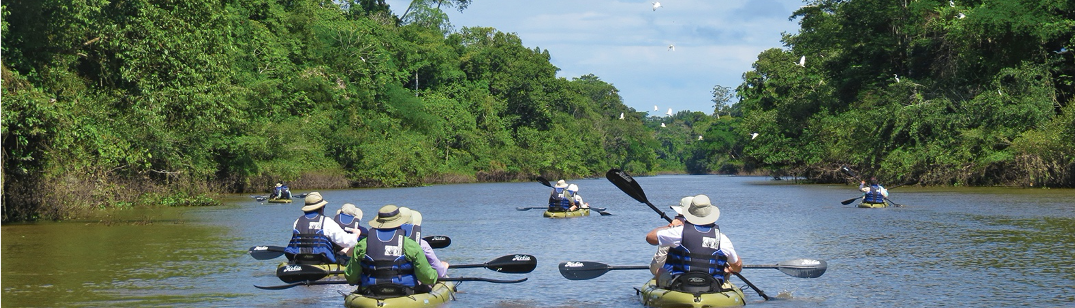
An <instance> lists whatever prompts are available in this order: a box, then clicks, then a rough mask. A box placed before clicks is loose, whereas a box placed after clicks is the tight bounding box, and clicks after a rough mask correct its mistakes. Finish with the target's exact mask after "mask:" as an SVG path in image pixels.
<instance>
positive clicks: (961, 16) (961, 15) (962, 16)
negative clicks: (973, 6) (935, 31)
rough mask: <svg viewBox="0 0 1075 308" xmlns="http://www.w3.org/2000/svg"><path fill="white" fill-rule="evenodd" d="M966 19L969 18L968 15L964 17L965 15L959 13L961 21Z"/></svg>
mask: <svg viewBox="0 0 1075 308" xmlns="http://www.w3.org/2000/svg"><path fill="white" fill-rule="evenodd" d="M966 17H967V15H963V13H959V19H963V18H966Z"/></svg>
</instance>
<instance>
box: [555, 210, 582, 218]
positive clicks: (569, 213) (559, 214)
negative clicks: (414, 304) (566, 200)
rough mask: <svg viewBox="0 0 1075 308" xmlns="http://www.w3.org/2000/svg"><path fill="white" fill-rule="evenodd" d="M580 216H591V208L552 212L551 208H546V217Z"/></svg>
mask: <svg viewBox="0 0 1075 308" xmlns="http://www.w3.org/2000/svg"><path fill="white" fill-rule="evenodd" d="M579 216H590V209H577V210H574V211H567V212H550V211H549V210H545V217H548V218H569V217H579Z"/></svg>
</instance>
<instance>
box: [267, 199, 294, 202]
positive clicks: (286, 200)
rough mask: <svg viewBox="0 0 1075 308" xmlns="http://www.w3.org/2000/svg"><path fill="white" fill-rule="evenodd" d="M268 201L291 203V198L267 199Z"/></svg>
mask: <svg viewBox="0 0 1075 308" xmlns="http://www.w3.org/2000/svg"><path fill="white" fill-rule="evenodd" d="M268 202H269V203H291V199H269V200H268Z"/></svg>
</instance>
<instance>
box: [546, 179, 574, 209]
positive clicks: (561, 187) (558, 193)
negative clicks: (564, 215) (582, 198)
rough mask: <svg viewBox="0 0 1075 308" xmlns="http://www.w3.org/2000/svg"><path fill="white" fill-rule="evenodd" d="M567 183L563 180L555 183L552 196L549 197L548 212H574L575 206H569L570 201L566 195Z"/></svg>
mask: <svg viewBox="0 0 1075 308" xmlns="http://www.w3.org/2000/svg"><path fill="white" fill-rule="evenodd" d="M566 190H567V182H565V181H564V180H559V181H556V185H553V187H552V194H550V195H549V212H566V211H574V210H575V209H577V207H576V206H574V205H571V199H570V198H568V197H567V195H566V193H567V192H566Z"/></svg>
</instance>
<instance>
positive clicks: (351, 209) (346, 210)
mask: <svg viewBox="0 0 1075 308" xmlns="http://www.w3.org/2000/svg"><path fill="white" fill-rule="evenodd" d="M336 214H347V215H351V216H354V217H355V220H362V209H360V208H358V207H357V206H355V205H354V204H350V203H345V204H344V205H343V207H341V208H340V210H339V211H336Z"/></svg>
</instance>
